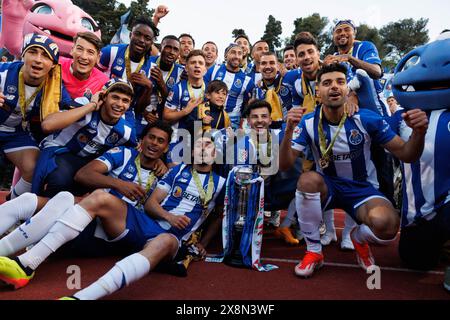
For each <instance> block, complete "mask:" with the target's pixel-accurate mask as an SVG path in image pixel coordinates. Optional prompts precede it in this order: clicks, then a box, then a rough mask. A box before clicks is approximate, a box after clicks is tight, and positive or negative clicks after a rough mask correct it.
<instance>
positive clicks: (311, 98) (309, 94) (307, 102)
mask: <svg viewBox="0 0 450 320" xmlns="http://www.w3.org/2000/svg"><path fill="white" fill-rule="evenodd" d="M306 81H308V80H306V79H305V76H304V75H303V74H302V92H303V105H302V106H303V107H304V108H306V112H305V114H308V113H311V112H313V111H314V109H315V108H316V106H317V105H318V104H320V98H319V97H318V96H317V95H316V94H314V92H313V91H312V89H311V87H310V86H309V84H308V83H306ZM316 92H317V89H316Z"/></svg>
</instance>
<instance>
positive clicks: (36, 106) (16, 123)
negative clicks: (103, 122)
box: [0, 61, 74, 133]
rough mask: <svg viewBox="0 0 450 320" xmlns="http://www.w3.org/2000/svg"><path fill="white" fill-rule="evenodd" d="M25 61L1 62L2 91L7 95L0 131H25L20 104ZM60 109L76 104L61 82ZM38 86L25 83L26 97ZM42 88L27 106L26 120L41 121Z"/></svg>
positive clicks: (1, 116) (0, 117)
mask: <svg viewBox="0 0 450 320" xmlns="http://www.w3.org/2000/svg"><path fill="white" fill-rule="evenodd" d="M22 66H23V62H21V61H17V62H12V63H0V92H2V93H3V94H4V96H5V104H4V106H3V107H2V108H0V132H8V133H14V132H18V131H23V128H22V112H21V110H20V105H19V71H20V69H21V68H22ZM61 88H62V91H61V101H60V102H59V107H60V109H61V110H62V109H69V108H70V107H71V106H72V105H74V103H73V101H72V99H71V98H70V95H69V93H68V92H67V90H66V89H65V87H64V85H63V84H61ZM35 89H36V88H34V87H29V86H27V85H25V91H26V92H25V97H26V98H29V97H30V96H31V95H32V94H33V93H34V91H35ZM43 91H44V89H42V90H41V91H40V92H39V93H38V94H37V96H36V98H35V99H33V101H31V103H30V104H29V105H28V106H27V112H26V120H27V121H38V122H39V121H40V109H41V101H42V93H43Z"/></svg>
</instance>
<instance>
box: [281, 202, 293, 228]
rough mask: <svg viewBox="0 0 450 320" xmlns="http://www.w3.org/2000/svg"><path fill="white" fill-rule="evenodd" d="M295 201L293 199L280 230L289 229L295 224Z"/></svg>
mask: <svg viewBox="0 0 450 320" xmlns="http://www.w3.org/2000/svg"><path fill="white" fill-rule="evenodd" d="M295 220H296V219H295V199H292V201H291V203H290V204H289V207H288V209H287V215H286V217H285V218H284V220H283V222H281V224H280V228H289V227H290V226H292V224H293V223H294V222H295Z"/></svg>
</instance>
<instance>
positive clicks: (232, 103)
mask: <svg viewBox="0 0 450 320" xmlns="http://www.w3.org/2000/svg"><path fill="white" fill-rule="evenodd" d="M225 61H226V62H225V64H222V65H216V66H213V67H211V68H210V69H209V70H208V72H207V73H206V75H205V82H206V83H209V82H211V81H213V80H221V81H223V82H225V83H226V84H227V87H228V96H227V101H226V103H225V111H226V112H227V113H228V115H229V116H230V121H231V126H232V127H233V129H237V128H238V127H239V124H240V121H241V112H242V110H243V109H244V108H245V106H246V105H247V103H248V101H249V100H250V97H251V95H252V93H253V89H254V88H255V84H254V82H253V81H252V79H251V78H250V77H249V76H247V75H246V74H245V73H244V72H243V71H242V70H241V63H242V48H241V46H240V45H238V44H237V43H232V44H230V45H229V46H228V47H227V49H226V50H225Z"/></svg>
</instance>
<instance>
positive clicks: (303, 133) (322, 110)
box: [280, 64, 428, 277]
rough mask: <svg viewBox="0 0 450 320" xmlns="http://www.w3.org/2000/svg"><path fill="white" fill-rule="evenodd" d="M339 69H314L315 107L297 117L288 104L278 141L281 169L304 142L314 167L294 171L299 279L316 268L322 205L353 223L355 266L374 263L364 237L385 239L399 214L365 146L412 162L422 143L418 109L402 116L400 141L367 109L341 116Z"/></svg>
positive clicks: (423, 121) (423, 122)
mask: <svg viewBox="0 0 450 320" xmlns="http://www.w3.org/2000/svg"><path fill="white" fill-rule="evenodd" d="M346 72H347V69H346V68H345V67H344V66H341V65H338V64H333V65H329V66H325V67H323V68H322V69H321V70H320V71H319V73H318V75H317V81H318V90H319V95H320V97H321V99H322V106H318V107H317V108H316V111H315V112H314V113H310V114H308V115H306V116H305V117H304V118H303V119H301V118H302V114H303V113H302V110H301V109H298V108H294V109H291V110H290V111H289V114H288V118H287V128H286V133H285V136H284V139H283V142H282V145H281V154H282V155H283V157H280V169H281V170H283V169H285V168H288V167H289V166H291V165H292V164H293V162H294V161H295V159H296V158H297V157H298V156H299V155H300V153H301V152H302V151H303V150H304V149H305V148H306V147H307V146H310V148H311V150H312V152H313V155H314V159H315V162H316V165H317V168H318V172H307V173H304V174H302V175H301V176H300V179H299V182H298V185H297V192H296V207H297V213H298V215H299V223H300V228H301V230H302V231H303V233H304V235H305V240H306V243H307V252H306V255H305V257H304V259H303V260H302V261H301V262H300V263H299V264H298V265H297V266H296V267H295V274H296V275H298V276H301V277H308V276H311V275H312V274H313V272H314V270H315V269H318V268H320V267H321V266H322V265H323V260H324V259H323V255H322V246H321V243H320V232H319V225H320V222H321V220H322V215H321V212H322V209H325V210H327V209H333V208H343V209H344V210H345V212H347V213H349V214H350V215H351V216H352V218H353V219H354V220H355V221H357V222H358V223H359V224H360V225H359V226H357V227H356V228H354V229H353V230H352V233H351V239H352V242H353V245H354V246H355V251H356V253H357V259H358V263H359V264H360V266H361V267H362V268H363V269H365V270H367V268H369V267H370V266H372V265H374V264H375V261H374V258H373V256H372V253H371V251H370V248H369V245H368V242H371V243H375V244H383V245H387V244H389V243H391V242H392V241H393V240H394V238H395V236H396V234H397V232H398V228H399V223H400V221H399V220H400V219H399V217H398V214H397V213H396V211H395V209H394V207H393V206H392V204H391V203H390V202H389V201H388V200H387V199H386V198H385V197H384V196H383V195H382V193H380V192H379V191H378V190H377V188H378V182H377V178H376V171H375V167H374V165H373V163H372V160H371V154H370V146H371V144H372V143H377V144H380V145H381V146H382V147H384V148H386V149H387V150H389V151H390V152H391V153H392V154H393V155H394V156H396V157H397V158H399V159H401V160H402V161H404V162H408V163H409V162H413V161H416V160H417V159H418V158H419V157H420V155H421V154H422V151H423V148H424V137H425V134H426V131H427V128H428V120H427V117H426V114H425V112H423V111H420V110H411V111H408V112H407V113H405V115H404V116H403V117H404V120H405V121H406V123H407V124H408V126H409V127H411V128H412V129H413V131H412V135H411V138H410V139H409V141H408V142H407V143H405V142H404V141H403V140H402V139H401V138H400V137H399V136H397V135H396V134H395V133H394V132H393V131H392V129H391V128H390V126H389V125H388V124H387V123H386V121H384V120H383V119H382V118H381V117H380V116H378V115H377V114H375V113H374V112H371V111H368V110H364V108H360V111H359V112H358V113H356V114H355V115H353V117H348V116H347V112H346V97H347V94H348V90H349V89H348V86H347V81H346ZM300 120H301V121H302V122H301V124H300V126H299V127H298V128H297V125H298V124H299V122H300ZM294 132H297V133H296V134H295V136H293V133H294Z"/></svg>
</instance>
